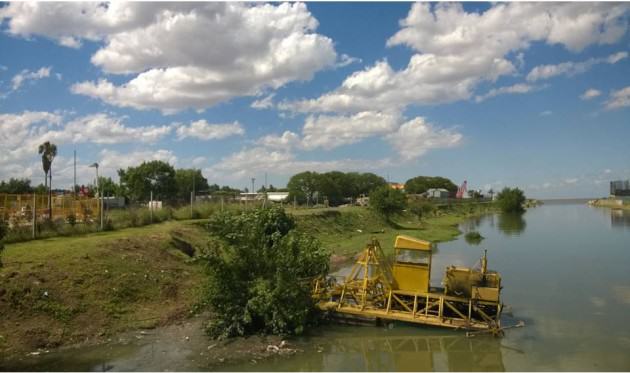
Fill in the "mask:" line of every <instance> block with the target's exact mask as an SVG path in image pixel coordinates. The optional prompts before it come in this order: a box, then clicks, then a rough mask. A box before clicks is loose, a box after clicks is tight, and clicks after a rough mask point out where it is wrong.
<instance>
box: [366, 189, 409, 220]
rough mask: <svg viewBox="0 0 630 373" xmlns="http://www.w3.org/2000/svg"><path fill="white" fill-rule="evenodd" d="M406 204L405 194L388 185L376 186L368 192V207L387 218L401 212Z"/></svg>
mask: <svg viewBox="0 0 630 373" xmlns="http://www.w3.org/2000/svg"><path fill="white" fill-rule="evenodd" d="M406 206H407V196H406V195H405V193H404V192H402V191H400V190H397V189H392V188H390V187H389V186H388V185H384V186H382V187H379V188H377V189H376V190H374V191H373V192H372V193H370V207H371V208H373V209H374V210H375V211H376V212H378V213H379V214H381V215H383V216H385V217H386V218H388V219H389V217H391V216H392V215H394V214H397V213H400V212H402V210H404V209H405V207H406Z"/></svg>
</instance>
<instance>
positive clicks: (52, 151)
mask: <svg viewBox="0 0 630 373" xmlns="http://www.w3.org/2000/svg"><path fill="white" fill-rule="evenodd" d="M38 151H39V154H41V155H42V169H43V170H44V174H46V177H45V178H44V182H45V183H46V178H48V180H49V181H48V182H47V185H48V219H52V162H53V160H54V159H55V157H56V156H57V145H55V144H52V143H51V142H50V141H46V142H45V143H43V144H41V145H39V149H38Z"/></svg>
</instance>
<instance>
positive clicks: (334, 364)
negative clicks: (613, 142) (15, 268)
mask: <svg viewBox="0 0 630 373" xmlns="http://www.w3.org/2000/svg"><path fill="white" fill-rule="evenodd" d="M461 229H462V231H464V232H467V231H469V230H476V231H478V232H479V233H481V235H482V236H484V237H485V239H484V240H483V241H482V242H481V243H480V244H478V245H475V244H472V243H467V242H466V240H465V239H464V235H462V236H461V237H460V238H459V239H457V240H455V241H451V242H446V243H441V244H439V245H438V249H437V251H436V252H435V254H434V257H433V269H432V271H433V272H432V284H433V285H439V284H440V281H441V279H442V275H443V272H444V269H445V267H446V266H447V265H451V264H455V265H462V266H471V265H473V264H475V262H476V261H477V260H478V259H479V257H480V256H481V254H482V253H483V249H487V250H488V260H489V268H490V269H494V270H498V271H499V272H501V274H502V277H503V286H504V288H503V291H502V296H503V302H504V303H505V304H506V305H508V306H509V307H508V309H507V311H506V312H504V319H503V324H504V325H509V324H515V323H516V322H517V321H519V320H522V321H524V322H525V327H523V328H517V329H510V330H507V331H506V334H505V336H504V337H502V338H493V337H489V336H477V337H473V338H467V337H466V336H465V335H463V333H462V332H461V331H451V330H442V329H438V328H431V327H418V326H409V325H405V324H402V323H395V324H390V325H387V326H379V327H376V326H341V325H329V326H324V327H321V328H318V329H317V330H314V331H312V332H311V333H310V335H309V336H307V337H302V338H300V339H297V340H295V341H293V342H292V345H293V346H294V347H295V346H296V347H298V348H299V349H301V350H303V352H302V353H299V354H295V355H292V356H277V357H274V358H270V359H267V360H263V361H259V362H256V363H254V362H246V363H241V364H238V365H231V366H230V365H227V366H225V365H224V366H222V367H221V368H220V369H222V370H235V371H242V370H252V371H286V370H290V371H357V370H360V371H409V370H414V371H417V370H421V371H523V370H525V371H549V370H560V371H565V370H569V371H620V370H621V371H627V370H630V211H620V210H609V209H602V208H592V207H589V206H587V205H585V204H583V202H582V203H579V204H578V203H553V202H548V203H546V204H545V205H543V206H540V207H537V208H533V209H529V210H528V211H527V212H526V213H525V214H523V215H501V214H496V215H487V216H483V217H479V218H474V219H470V220H468V221H466V222H465V223H463V224H462V225H461ZM381 244H382V245H383V246H389V245H392V244H393V243H391V242H382V243H381ZM188 343H190V341H189V342H188ZM207 343H208V342H207V341H203V344H204V347H205V345H206V344H207ZM171 344H173V345H176V344H177V343H175V342H174V341H173V342H172V343H171ZM167 345H168V344H167ZM134 346H135V347H133V348H132V349H131V350H130V349H129V348H126V349H125V353H124V354H120V355H116V354H114V355H112V357H111V359H110V358H107V357H106V356H110V355H108V354H106V353H105V350H103V351H102V352H103V354H101V355H100V356H99V354H98V349H97V350H94V348H92V349H89V350H88V351H89V353H90V354H92V355H93V356H99V357H98V360H94V363H93V364H91V365H90V359H89V358H87V357H86V356H84V355H82V354H81V353H80V351H75V352H72V353H64V354H62V355H57V357H55V355H52V356H47V357H46V361H48V363H45V362H44V361H42V363H44V364H29V365H30V367H29V368H30V369H35V370H37V369H54V370H63V369H77V368H80V369H84V370H89V369H91V370H103V369H106V370H121V369H125V368H126V369H129V368H131V369H135V370H147V369H152V370H162V369H160V368H163V367H164V368H168V367H170V369H180V370H203V365H200V364H199V359H196V360H195V359H194V356H197V355H198V354H197V352H196V350H195V348H194V347H190V348H188V349H186V348H182V347H181V346H179V347H177V346H174V348H175V347H176V348H179V349H180V350H181V351H180V353H177V354H172V352H171V355H170V356H169V359H168V364H167V365H165V366H162V365H160V364H159V358H160V356H162V358H163V357H165V356H164V354H160V353H159V352H157V353H153V352H152V353H151V354H149V353H148V352H147V351H154V350H155V349H156V348H157V349H159V348H167V349H168V348H169V347H164V346H163V347H159V346H158V347H156V346H155V343H153V342H149V339H147V342H146V343H144V344H142V343H137V344H136V345H134ZM149 347H150V348H149ZM107 348H109V350H108V351H110V352H111V351H112V346H108V347H107ZM143 354H144V355H143ZM196 354H197V355H196ZM143 356H144V357H143ZM156 356H157V358H158V361H156V360H155V358H156ZM59 359H61V360H62V361H59ZM178 359H179V360H178ZM78 361H81V364H78ZM53 362H55V363H56V364H53ZM130 362H133V364H131V363H130ZM143 362H144V364H143ZM165 364H166V361H165Z"/></svg>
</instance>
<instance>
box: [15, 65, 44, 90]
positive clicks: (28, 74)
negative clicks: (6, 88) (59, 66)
mask: <svg viewBox="0 0 630 373" xmlns="http://www.w3.org/2000/svg"><path fill="white" fill-rule="evenodd" d="M50 70H51V67H50V66H49V67H42V68H40V69H39V70H36V71H30V70H28V69H24V70H22V71H21V72H20V73H18V74H16V75H15V76H14V77H13V79H11V84H12V89H13V90H14V91H16V90H18V89H20V87H21V86H22V84H24V83H25V82H27V81H29V80H39V79H44V78H48V77H49V76H50Z"/></svg>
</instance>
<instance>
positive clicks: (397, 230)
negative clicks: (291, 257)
mask: <svg viewBox="0 0 630 373" xmlns="http://www.w3.org/2000/svg"><path fill="white" fill-rule="evenodd" d="M493 209H494V207H493V206H491V205H477V204H465V205H452V206H444V207H442V208H439V209H436V210H435V212H434V213H432V214H431V215H430V216H427V217H423V218H422V219H418V218H417V217H416V216H414V215H412V214H411V213H409V212H404V213H403V214H401V215H398V216H396V217H394V218H393V219H392V220H391V221H389V222H388V221H386V220H385V219H384V218H383V217H381V216H379V215H378V214H376V213H375V212H374V211H372V210H371V209H369V208H366V207H358V206H353V207H341V208H326V209H309V210H297V211H292V210H289V212H290V213H292V214H293V215H294V216H295V218H296V221H297V224H298V227H299V228H300V229H301V230H302V231H305V232H307V233H309V234H311V235H313V236H315V237H317V238H318V239H319V240H320V241H321V242H322V243H323V244H324V245H325V246H327V247H328V248H330V249H331V250H332V252H333V253H334V254H336V255H343V256H347V255H352V254H354V253H357V252H359V251H361V250H362V249H363V248H364V247H365V244H366V243H367V242H368V241H369V240H371V239H372V238H376V239H378V240H379V241H380V242H381V245H382V247H383V249H384V250H385V251H391V250H392V246H393V243H394V239H395V238H396V236H397V235H399V234H404V235H408V236H412V237H417V238H420V239H424V240H428V241H432V242H442V241H449V240H452V239H454V238H455V237H457V236H458V235H459V234H460V233H461V232H460V230H459V229H458V227H457V225H458V224H459V223H460V222H462V221H463V220H464V219H466V218H467V217H470V216H473V215H477V214H481V213H484V212H490V211H493Z"/></svg>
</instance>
